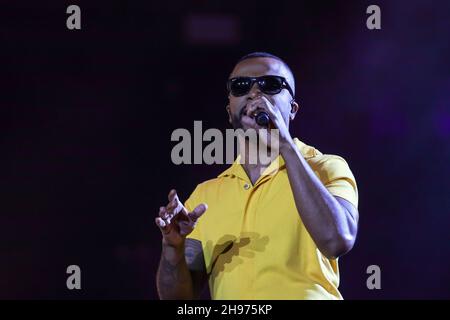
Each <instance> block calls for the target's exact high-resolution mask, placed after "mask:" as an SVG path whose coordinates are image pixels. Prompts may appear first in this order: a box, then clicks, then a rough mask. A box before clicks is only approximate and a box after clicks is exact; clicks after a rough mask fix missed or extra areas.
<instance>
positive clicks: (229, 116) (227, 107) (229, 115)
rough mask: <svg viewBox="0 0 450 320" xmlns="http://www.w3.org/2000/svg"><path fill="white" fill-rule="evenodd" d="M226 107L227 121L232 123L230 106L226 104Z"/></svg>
mask: <svg viewBox="0 0 450 320" xmlns="http://www.w3.org/2000/svg"><path fill="white" fill-rule="evenodd" d="M226 109H227V112H228V122H229V123H230V124H232V121H231V111H230V106H229V105H227V106H226Z"/></svg>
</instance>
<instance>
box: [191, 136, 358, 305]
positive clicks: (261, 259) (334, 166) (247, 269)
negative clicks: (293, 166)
mask: <svg viewBox="0 0 450 320" xmlns="http://www.w3.org/2000/svg"><path fill="white" fill-rule="evenodd" d="M294 141H295V143H296V145H297V147H298V148H299V150H300V152H301V153H302V155H303V157H304V158H305V160H306V161H307V163H308V164H309V165H310V166H311V168H312V169H313V170H314V172H315V173H316V175H317V176H318V177H319V178H320V180H321V181H322V183H323V184H324V185H325V187H326V188H327V189H328V191H329V192H330V193H331V194H333V195H336V196H340V197H342V198H345V199H346V200H348V201H350V202H351V203H353V204H354V205H355V207H357V205H358V190H357V186H356V182H355V178H354V177H353V174H352V172H351V170H350V168H349V166H348V165H347V163H346V161H345V160H344V159H343V158H341V157H339V156H335V155H326V154H322V153H321V152H320V151H318V150H317V149H315V148H314V147H311V146H308V145H306V144H304V143H303V142H301V141H300V140H298V139H294ZM278 161H279V163H278V165H277V164H276V162H275V161H274V162H273V163H272V164H271V165H270V166H269V167H268V168H267V169H266V170H265V171H264V172H263V174H262V175H261V177H260V178H259V179H258V181H257V182H256V183H255V184H254V185H252V183H251V181H250V179H249V178H248V176H247V174H246V173H245V171H244V169H243V168H242V166H241V165H240V164H239V162H238V160H236V161H235V162H234V164H233V165H231V167H230V168H228V169H227V170H225V171H224V172H223V173H222V174H220V175H219V176H218V177H217V178H215V179H212V180H208V181H206V182H203V183H201V184H199V185H198V186H197V187H196V189H195V190H194V192H193V193H192V194H191V196H190V197H189V199H188V200H187V201H186V203H185V205H186V208H187V209H188V210H189V211H191V210H192V209H193V208H195V207H196V206H197V205H199V204H200V203H206V204H207V205H208V210H207V211H206V212H205V214H204V215H203V216H202V217H201V218H200V219H199V221H198V223H197V226H196V228H195V229H194V231H193V232H192V233H191V234H190V235H189V236H188V238H192V239H197V240H200V241H201V242H202V247H203V253H204V258H205V265H206V269H207V273H208V275H209V288H210V292H211V295H212V298H213V299H249V300H253V299H342V296H341V294H340V293H339V291H338V286H339V268H338V262H337V260H330V259H327V258H326V257H325V256H324V255H323V254H322V253H321V252H320V251H319V250H318V249H317V246H316V245H315V243H314V241H313V240H312V238H311V236H310V235H309V233H308V231H307V230H306V228H305V226H304V225H303V223H302V220H301V218H300V215H299V214H298V212H297V208H296V206H295V202H294V196H293V194H292V190H291V188H290V184H289V180H288V176H287V171H286V167H285V165H284V160H283V158H282V157H281V156H279V157H278Z"/></svg>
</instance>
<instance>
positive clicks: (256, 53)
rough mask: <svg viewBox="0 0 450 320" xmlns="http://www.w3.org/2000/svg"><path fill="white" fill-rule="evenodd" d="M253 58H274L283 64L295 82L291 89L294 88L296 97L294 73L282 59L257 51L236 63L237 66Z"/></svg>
mask: <svg viewBox="0 0 450 320" xmlns="http://www.w3.org/2000/svg"><path fill="white" fill-rule="evenodd" d="M252 58H272V59H275V60H278V61H280V62H281V63H283V65H284V66H285V67H286V69H288V71H289V72H290V73H291V76H292V80H293V81H294V83H293V84H292V86H291V87H292V91H294V95H295V76H294V73H293V72H292V70H291V68H290V67H289V66H288V64H287V63H286V62H285V61H284V60H283V59H281V58H280V57H278V56H276V55H274V54H271V53H268V52H264V51H255V52H252V53H249V54H246V55H245V56H243V57H241V58H240V59H239V60H238V61H237V62H236V64H238V63H239V62H241V61H244V60H247V59H252Z"/></svg>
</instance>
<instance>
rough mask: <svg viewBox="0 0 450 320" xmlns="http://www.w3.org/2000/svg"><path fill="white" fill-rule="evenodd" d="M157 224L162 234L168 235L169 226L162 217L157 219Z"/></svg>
mask: <svg viewBox="0 0 450 320" xmlns="http://www.w3.org/2000/svg"><path fill="white" fill-rule="evenodd" d="M155 223H156V225H157V226H158V228H159V229H160V230H161V232H162V233H168V231H169V230H168V229H169V225H168V224H167V223H166V222H165V221H164V220H163V219H161V218H160V217H157V218H155Z"/></svg>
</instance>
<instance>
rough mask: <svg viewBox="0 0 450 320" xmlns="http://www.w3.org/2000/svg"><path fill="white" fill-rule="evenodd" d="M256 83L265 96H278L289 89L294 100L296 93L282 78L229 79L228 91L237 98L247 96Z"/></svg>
mask: <svg viewBox="0 0 450 320" xmlns="http://www.w3.org/2000/svg"><path fill="white" fill-rule="evenodd" d="M255 82H256V83H257V84H258V87H259V90H261V92H263V93H265V94H270V95H274V94H278V93H280V92H281V90H283V89H287V90H288V91H289V93H290V94H291V96H292V98H294V92H293V91H292V89H291V87H290V86H289V84H288V83H287V81H286V79H285V78H283V77H280V76H262V77H236V78H231V79H228V81H227V90H228V92H230V93H231V94H232V95H233V96H235V97H240V96H243V95H245V94H247V93H248V92H249V91H250V90H251V88H252V87H253V85H254V84H255Z"/></svg>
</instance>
